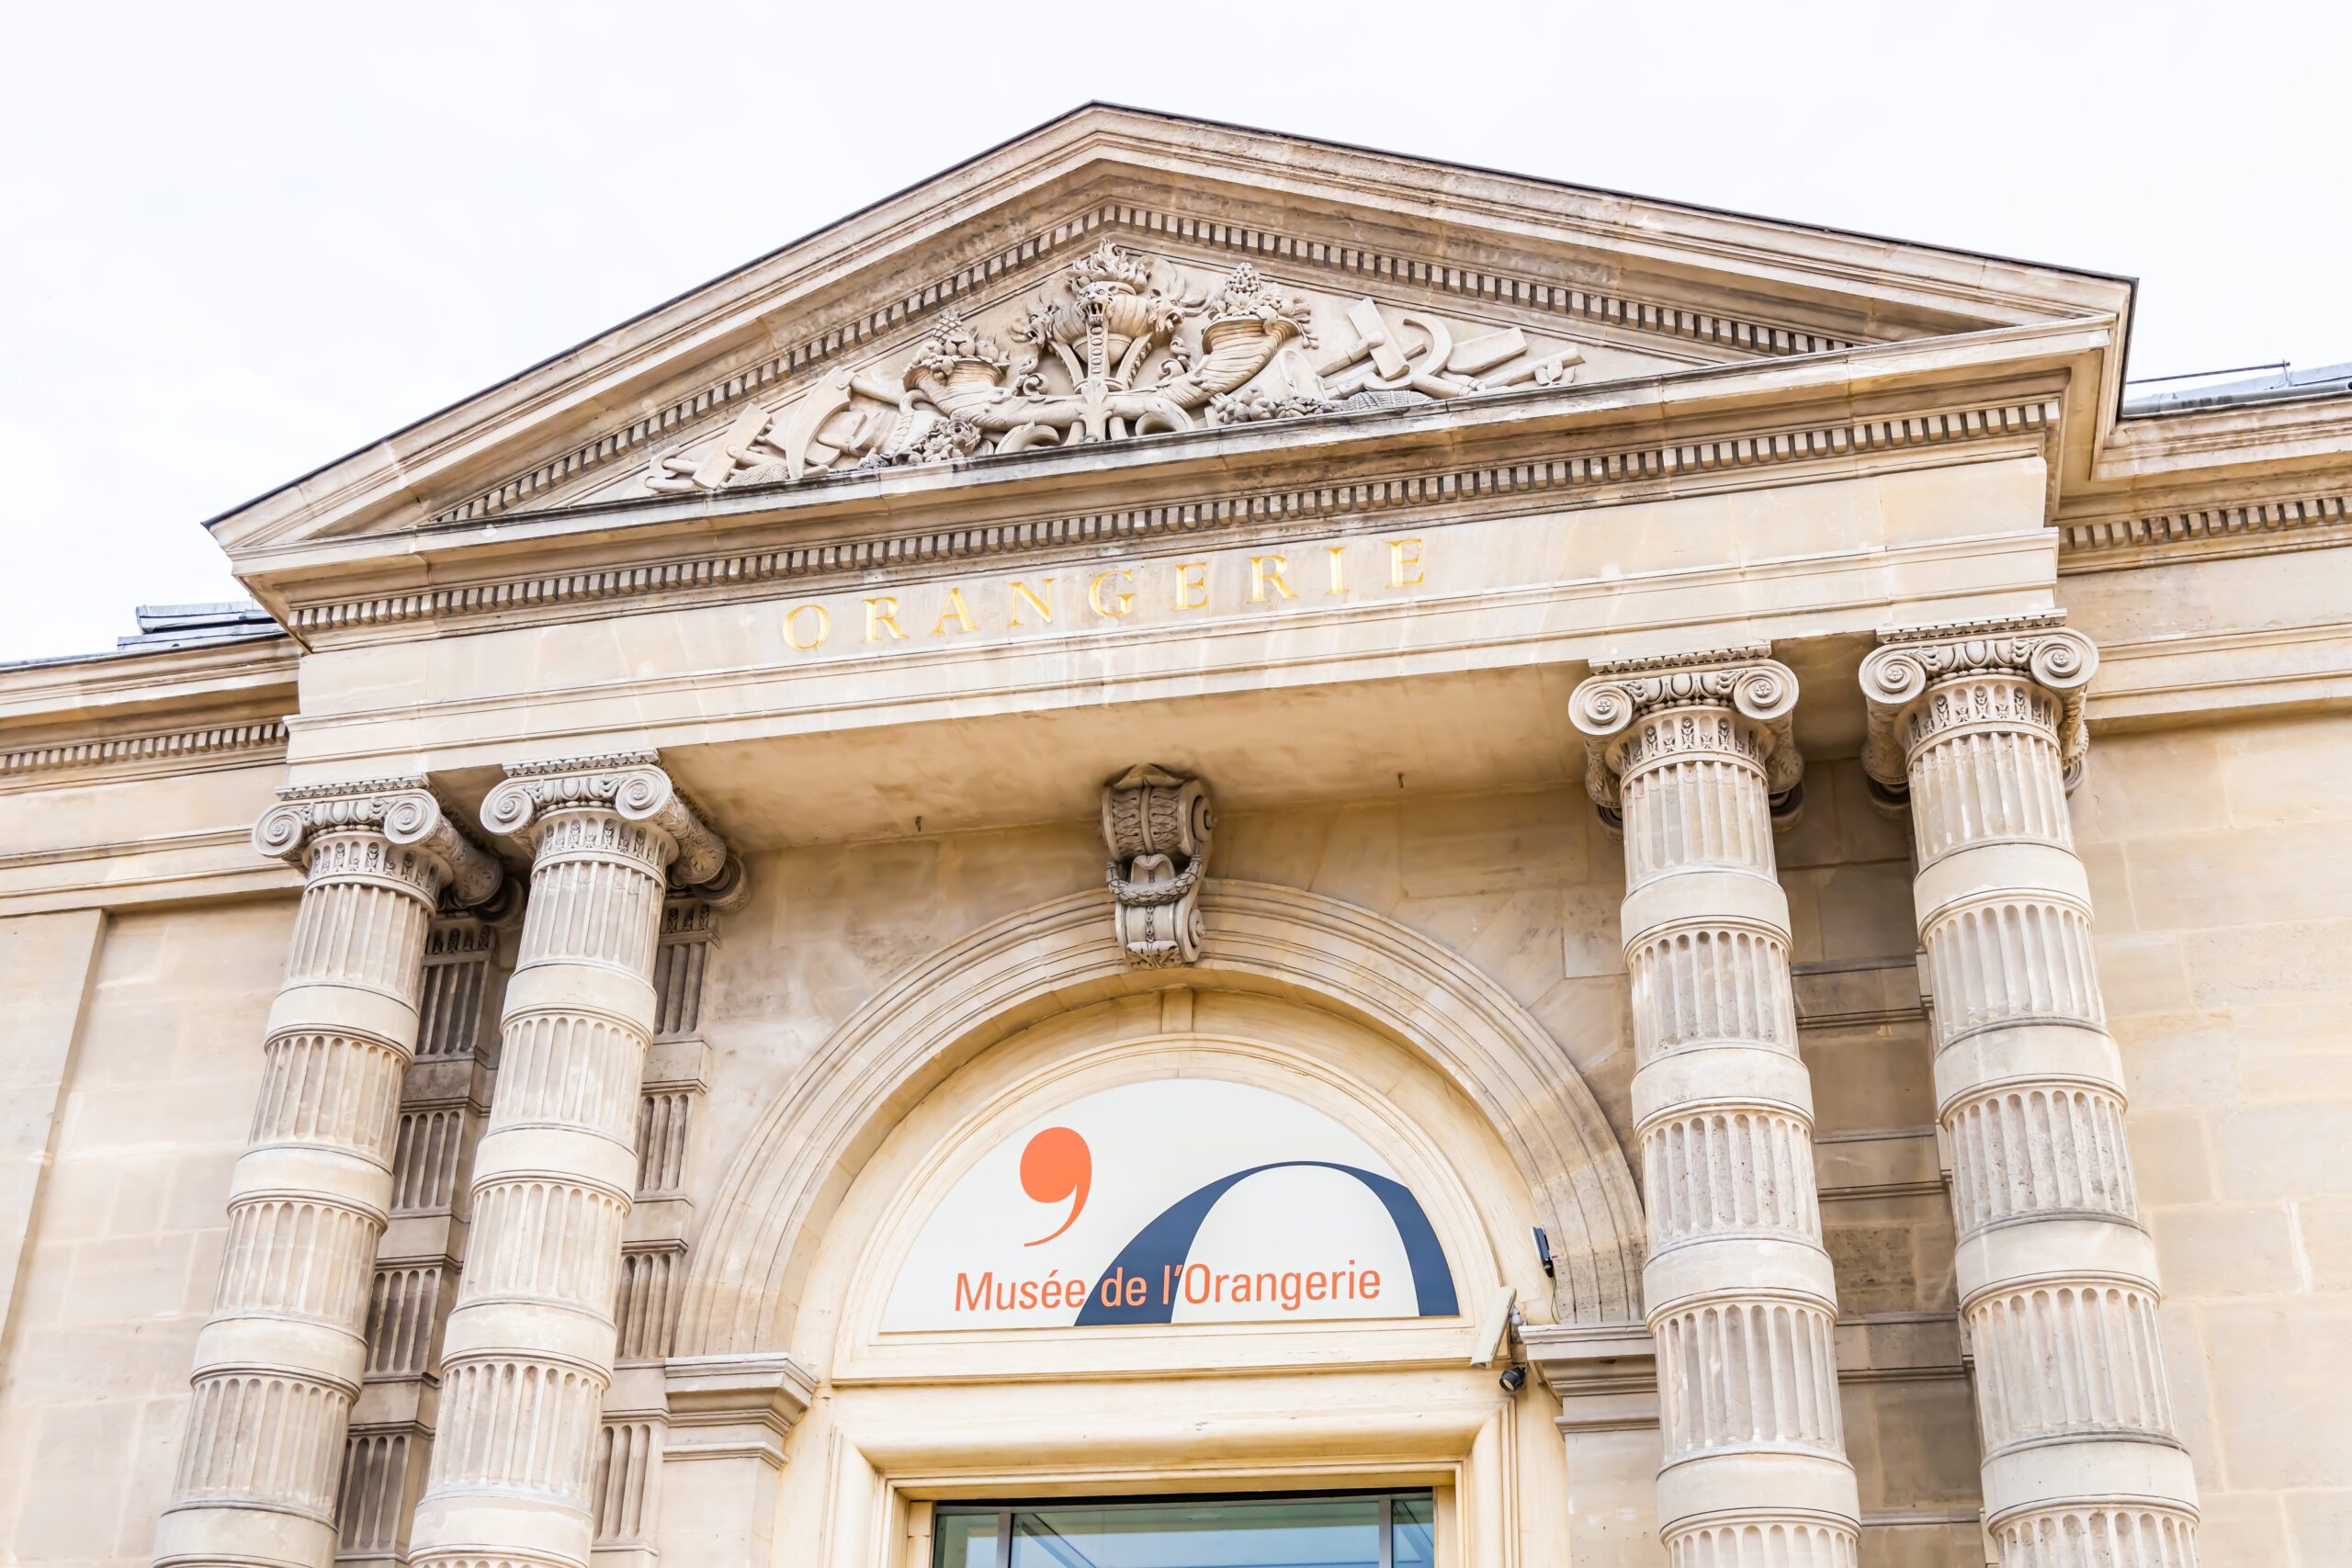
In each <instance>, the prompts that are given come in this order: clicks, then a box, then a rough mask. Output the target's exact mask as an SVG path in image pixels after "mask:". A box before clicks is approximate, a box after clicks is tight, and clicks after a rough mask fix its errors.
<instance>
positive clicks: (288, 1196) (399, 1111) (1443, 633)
mask: <svg viewBox="0 0 2352 1568" xmlns="http://www.w3.org/2000/svg"><path fill="white" fill-rule="evenodd" d="M2132 302H2133V300H2132V290H2131V285H2130V283H2129V282H2128V281H2127V280H2122V279H2117V278H2112V277H2108V276H2099V275H2095V274H2088V273H2082V272H2075V271H2070V270H2067V269H2064V268H2058V267H2049V266H2039V265H2029V264H2025V263H2018V262H2009V261H2001V260H1996V259H1994V258H1990V257H1984V256H1975V255H1969V254H1962V253H1958V252H1952V251H1946V250H1939V249H1936V248H1933V247H1928V246H1920V245H1908V244H1904V243H1894V242H1889V241H1884V240H1878V239H1869V238H1864V237H1860V236H1852V235H1845V234H1839V233H1835V232H1831V231H1823V230H1820V229H1817V228H1811V227H1804V226H1799V225H1794V224H1783V223H1778V222H1772V221H1767V220H1758V219H1750V218H1744V217H1738V216H1734V215H1728V214H1723V213H1716V212H1711V211H1704V210H1700V209H1689V208H1681V207H1677V206H1674V205H1672V204H1670V203H1665V202H1654V201H1648V200H1645V199H1641V198H1636V197H1625V196H1620V195H1614V194H1604V193H1599V192H1592V191H1586V190H1581V189H1577V188H1574V187H1569V186H1555V185H1548V184H1544V183H1543V182H1538V181H1533V180H1527V179H1521V178H1517V177H1514V176H1510V175H1496V174H1488V173H1482V172H1478V171H1473V170H1467V169H1459V168H1452V167H1447V166H1443V165H1437V164H1425V163H1419V162H1416V161H1413V160H1411V159H1408V158H1403V157H1397V156H1391V155H1387V154H1383V153H1375V152H1362V151H1356V150H1351V149H1343V148H1338V147H1333V146H1329V145H1325V144H1322V143H1317V142H1313V141H1298V140H1293V139H1288V138H1282V137H1275V136H1271V135H1266V134H1262V133H1259V132H1254V131H1248V130H1237V129H1232V128H1228V127H1223V126H1214V125H1208V124H1203V123H1195V122H1190V121H1183V120H1177V119H1170V118H1162V117H1158V116H1153V115H1147V114H1142V113H1138V112H1134V111H1129V110H1124V109H1116V108H1108V107H1087V108H1084V109H1081V110H1079V111H1077V112H1075V113H1073V114H1071V115H1069V116H1067V117H1065V118H1062V119H1060V120H1057V121H1056V122H1054V123H1052V124H1050V125H1047V126H1045V127H1043V128H1041V129H1039V130H1035V131H1033V132H1031V133H1030V134H1029V135H1027V136H1025V137H1023V138H1021V139H1019V140H1017V141H1013V142H1011V143H1008V144H1007V145H1005V146H1003V147H1001V148H999V149H997V150H995V151H993V152H988V153H986V154H983V155H982V156H980V157H979V158H978V159H976V160H974V161H973V162H970V163H967V164H962V165H960V166H958V167H956V168H955V169H952V170H950V171H948V172H947V173H945V174H943V175H939V176H938V177H936V178H935V179H933V180H932V181H931V182H929V183H927V184H925V185H923V186H919V187H917V188H915V189H913V190H911V191H909V192H907V193H905V194H902V195H900V196H898V197H892V198H890V199H889V200H888V201H885V202H883V203H881V204H880V205H878V206H876V207H874V208H871V209H867V210H865V211H864V212H861V213H859V214H858V215H856V216H855V217H854V218H850V219H847V220H843V221H842V222H841V223H839V224H837V225H835V226H834V227H832V228H831V229H828V230H826V231H822V232H820V233H819V234H817V235H814V236H812V237H810V238H809V239H806V240H803V241H799V242H797V243H794V244H792V245H790V246H788V247H786V249H784V250H781V251H778V252H775V253H774V254H771V255H768V256H765V257H763V258H761V259H760V260H758V261H756V262H753V263H752V264H751V265H749V266H746V267H745V268H743V269H742V270H741V271H739V272H737V273H734V274H731V275H729V276H727V277H724V278H721V279H719V280H718V281H717V282H714V283H712V284H709V285H707V286H706V287H705V288H701V289H699V290H696V291H695V292H693V293H691V294H688V295H686V296H684V297H683V298H681V299H678V300H676V301H674V302H673V303H671V304H669V305H665V306H662V307H660V308H659V309H657V310H653V311H651V312H650V313H649V314H647V315H644V316H640V317H639V318H637V319H636V320H633V321H628V322H627V323H624V324H623V325H621V326H619V327H616V328H615V329H614V330H613V331H611V332H609V333H605V334H604V335H603V336H601V337H599V338H596V339H595V340H594V341H593V342H590V343H588V344H583V345H582V346H581V347H579V348H577V349H574V350H572V351H571V352H569V353H568V354H565V355H561V356H560V357H558V358H557V359H554V360H552V361H549V362H548V363H547V364H545V365H542V366H540V367H537V368H535V369H532V370H529V371H526V372H525V373H524V374H523V375H521V376H519V377H517V378H515V379H513V380H511V381H508V382H505V383H503V384H502V385H500V386H498V387H495V388H492V389H490V390H488V391H486V392H483V393H481V395H480V396H478V397H476V398H474V399H472V400H469V401H467V402H465V403H463V404H460V405H459V406H458V407H456V408H454V409H451V410H449V411H447V412H443V413H439V414H435V415H433V416H431V417H430V418H428V419H426V420H424V421H423V422H422V423H417V424H414V425H412V426H410V427H409V428H407V429H405V430H402V431H400V432H398V433H396V434H392V435H390V436H388V437H386V438H385V439H384V440H383V441H381V442H379V443H378V444H377V445H375V446H371V447H369V448H368V449H366V450H364V451H361V452H357V453H355V454H353V455H351V456H349V457H344V458H342V459H339V460H337V461H335V462H334V463H331V464H329V465H328V466H327V467H325V468H322V469H320V470H318V471H317V472H315V473H312V474H311V475H308V476H305V477H304V478H302V479H299V480H297V481H295V482H293V483H291V484H289V485H288V486H287V487H286V488H284V489H282V490H279V491H275V492H273V493H271V494H269V495H266V496H263V497H261V498H260V499H258V500H256V501H254V502H250V503H248V504H247V505H245V506H243V507H241V508H239V509H237V510H236V511H234V512H232V513H227V514H225V515H223V516H221V517H219V518H216V519H214V520H213V521H212V522H211V523H210V524H209V525H208V526H209V528H210V530H211V533H212V536H213V537H214V539H215V540H216V541H217V542H218V543H219V544H220V547H221V548H222V549H223V550H224V551H226V552H227V554H228V556H229V557H230V558H231V560H232V563H233V564H234V568H235V570H236V572H237V574H238V576H239V578H240V579H241V580H242V581H243V583H244V584H245V586H246V587H247V589H248V590H249V591H250V592H251V593H252V594H253V596H254V600H255V601H256V602H257V606H240V605H219V606H180V607H168V608H165V609H161V610H153V611H148V612H142V616H141V622H142V627H143V628H144V629H143V630H142V632H141V635H140V636H138V637H126V638H124V639H123V643H122V646H121V647H120V648H119V649H118V650H117V651H115V652H112V653H108V654H102V655H95V656H90V657H83V658H62V659H56V660H42V661H39V662H35V663H31V664H26V665H18V666H13V667H6V668H0V976H5V981H6V997H7V999H8V1004H9V1005H8V1007H7V1010H6V1024H5V1026H4V1030H5V1039H6V1045H7V1049H6V1054H5V1056H0V1074H5V1075H6V1083H7V1087H8V1089H9V1091H10V1100H9V1105H10V1114H9V1115H8V1116H7V1117H6V1120H5V1125H0V1140H5V1143H6V1156H7V1157H6V1170H7V1171H8V1172H9V1173H10V1174H8V1176H7V1177H6V1179H5V1180H0V1223H4V1224H5V1226H6V1230H7V1232H8V1234H9V1235H12V1236H13V1237H14V1238H15V1240H14V1242H13V1244H12V1246H11V1247H9V1248H8V1249H7V1250H6V1254H5V1257H6V1262H5V1264H0V1335H4V1336H5V1337H0V1540H5V1542H6V1546H7V1549H8V1552H9V1557H10V1561H12V1562H25V1563H49V1564H61V1565H62V1564H72V1565H75V1568H95V1565H98V1564H108V1565H118V1564H119V1565H123V1568H131V1565H144V1564H151V1563H152V1564H155V1565H157V1568H204V1565H216V1564H217V1565H222V1568H323V1565H325V1564H328V1563H331V1562H346V1563H353V1564H391V1563H416V1564H419V1565H424V1564H433V1565H436V1568H504V1565H509V1564H511V1565H514V1568H650V1565H652V1564H653V1563H655V1562H657V1560H658V1561H660V1562H665V1563H667V1564H670V1565H672V1568H704V1565H708V1568H786V1565H789V1568H1048V1565H1053V1568H1090V1565H1091V1568H1228V1565H1229V1564H1240V1563H1244V1562H1250V1563H1259V1562H1267V1561H1272V1560H1276V1559H1275V1558H1274V1557H1271V1556H1269V1555H1268V1553H1269V1552H1271V1551H1273V1549H1272V1548H1262V1549H1251V1550H1258V1552H1259V1554H1258V1555H1255V1556H1252V1555H1250V1554H1249V1551H1247V1550H1245V1549H1244V1548H1243V1547H1242V1546H1238V1545H1236V1544H1235V1542H1236V1541H1238V1540H1239V1539H1240V1537H1239V1535H1237V1534H1235V1533H1234V1531H1235V1530H1237V1529H1239V1528H1240V1527H1238V1526H1234V1527H1232V1528H1230V1529H1228V1528H1227V1527H1223V1526H1220V1527H1218V1528H1217V1529H1209V1528H1206V1527H1205V1526H1202V1527H1201V1528H1197V1529H1191V1533H1190V1534H1189V1535H1183V1534H1182V1531H1181V1530H1180V1531H1179V1536H1169V1537H1160V1536H1152V1537H1149V1538H1148V1541H1149V1542H1159V1544H1156V1545H1155V1544H1149V1543H1148V1541H1147V1539H1146V1537H1145V1536H1142V1535H1131V1536H1129V1537H1122V1536H1119V1535H1117V1534H1116V1533H1115V1531H1114V1533H1112V1534H1110V1535H1104V1536H1099V1537H1098V1536H1087V1537H1085V1540H1086V1541H1088V1542H1093V1543H1095V1544H1094V1545H1092V1546H1087V1547H1084V1548H1083V1549H1081V1544H1080V1540H1079V1538H1078V1537H1076V1536H1073V1535H1069V1533H1068V1532H1067V1530H1065V1531H1064V1533H1062V1534H1060V1535H1057V1534H1055V1533H1054V1532H1053V1531H1052V1530H1051V1529H1048V1527H1047V1526H1046V1525H1045V1524H1041V1523H1038V1522H1037V1521H1039V1520H1043V1519H1047V1518H1049V1517H1050V1518H1060V1519H1063V1520H1064V1521H1065V1524H1066V1525H1067V1522H1068V1520H1069V1519H1071V1518H1077V1517H1087V1518H1095V1519H1102V1520H1113V1519H1117V1520H1126V1521H1128V1523H1127V1524H1125V1525H1120V1526H1119V1527H1118V1528H1119V1529H1143V1528H1144V1527H1143V1526H1142V1525H1139V1524H1136V1523H1134V1521H1136V1520H1145V1519H1149V1518H1159V1517H1163V1516H1165V1517H1170V1518H1174V1517H1179V1516H1182V1517H1190V1518H1192V1519H1193V1521H1194V1523H1195V1524H1196V1525H1197V1524H1199V1521H1202V1520H1207V1519H1210V1518H1213V1517H1214V1518H1216V1519H1227V1520H1230V1519H1238V1518H1243V1517H1248V1518H1260V1517H1263V1518H1274V1517H1278V1516H1279V1517H1290V1516H1289V1515H1287V1514H1283V1511H1282V1509H1281V1508H1273V1509H1272V1510H1271V1511H1269V1508H1268V1507H1267V1506H1262V1505H1252V1506H1257V1507H1258V1512H1257V1513H1255V1514H1252V1513H1250V1512H1249V1510H1248V1509H1247V1508H1242V1507H1241V1506H1240V1505H1239V1503H1238V1500H1240V1499H1267V1498H1273V1497H1284V1498H1294V1497H1295V1495H1300V1494H1318V1495H1323V1496H1324V1497H1325V1498H1326V1499H1328V1500H1330V1501H1331V1503H1332V1506H1333V1507H1335V1508H1336V1507H1337V1506H1339V1504H1340V1502H1342V1501H1345V1500H1348V1499H1370V1501H1363V1502H1361V1504H1360V1505H1359V1504H1350V1506H1361V1507H1362V1508H1363V1509H1364V1510H1366V1511H1365V1512H1364V1514H1363V1517H1364V1518H1366V1519H1367V1520H1375V1521H1376V1533H1377V1534H1378V1541H1379V1544H1378V1546H1377V1549H1376V1551H1375V1550H1374V1548H1373V1547H1371V1546H1368V1545H1367V1546H1363V1547H1361V1548H1360V1547H1358V1546H1354V1545H1349V1544H1347V1542H1350V1541H1355V1540H1359V1537H1357V1536H1351V1535H1348V1534H1347V1533H1346V1529H1342V1528H1341V1526H1340V1525H1338V1524H1333V1523H1328V1522H1327V1523H1326V1524H1323V1525H1308V1524H1298V1525H1295V1527H1293V1526H1285V1527H1283V1528H1284V1529H1294V1533H1295V1540H1296V1541H1298V1542H1310V1541H1311V1542H1314V1543H1317V1544H1314V1545H1312V1546H1311V1547H1310V1546H1309V1545H1304V1544H1302V1545H1298V1546H1296V1547H1295V1549H1294V1548H1292V1547H1285V1548H1283V1549H1282V1550H1283V1551H1289V1552H1291V1555H1285V1556H1279V1559H1278V1560H1279V1561H1281V1562H1285V1563H1289V1562H1299V1563H1305V1562H1322V1563H1329V1564H1334V1565H1349V1568H1410V1565H1411V1564H1413V1563H1425V1564H1431V1565H1434V1564H1443V1565H1446V1568H1554V1565H1563V1564H1565V1565H1571V1568H1632V1565H1643V1568H1655V1565H1661V1564H1670V1565H1672V1568H1861V1565H1869V1568H1962V1565H1965V1568H1985V1565H1999V1568H2192V1565H2194V1564H2197V1563H2199V1562H2202V1563H2205V1564H2208V1565H2218V1564H2248V1565H2256V1564H2260V1565H2271V1564H2286V1565H2290V1568H2339V1565H2342V1564H2346V1563H2352V1152H2347V1150H2352V790H2347V789H2346V784H2345V781H2346V778H2347V777H2352V720H2347V716H2346V711H2347V708H2348V707H2352V518H2347V516H2346V497H2347V496H2352V390H2347V389H2346V385H2345V383H2344V382H2343V380H2342V379H2340V378H2338V379H2335V380H2331V381H2328V382H2324V383H2319V384H2315V385H2313V386H2312V387H2310V388H2308V389H2289V392H2288V393H2280V392H2277V391H2275V390H2273V389H2264V390H2262V391H2260V392H2259V393H2255V392H2243V393H2242V392H2236V391H2233V390H2232V389H2226V388H2224V389H2219V391H2218V392H2217V393H2215V394H2214V395H2210V396H2204V397H2201V398H2170V399H2164V400H2150V401H2148V402H2134V401H2131V400H2127V398H2126V395H2125V386H2124V382H2123V367H2124V360H2125V349H2126V344H2127V341H2128V333H2129V329H2130V324H2131V308H2132ZM1151 1497H1180V1498H1184V1499H1188V1500H1190V1501H1189V1503H1188V1509H1189V1513H1188V1512H1187V1510H1185V1509H1179V1510H1174V1511H1173V1512H1171V1511H1170V1510H1166V1509H1161V1510H1158V1511H1157V1512H1155V1511H1153V1510H1149V1509H1145V1510H1140V1511H1137V1510H1132V1509H1131V1510H1128V1511H1126V1512H1124V1513H1123V1512H1121V1511H1120V1510H1119V1509H1116V1508H1107V1509H1106V1508H1103V1507H1101V1506H1097V1505H1098V1503H1099V1502H1100V1501H1101V1500H1107V1499H1128V1500H1133V1499H1137V1498H1151ZM1284 1506H1285V1507H1291V1511H1292V1513H1296V1512H1297V1511H1298V1510H1297V1509H1296V1508H1295V1506H1291V1505H1284ZM1302 1517H1304V1516H1302ZM1317 1517H1321V1516H1317ZM1329 1517H1330V1518H1332V1519H1337V1518H1339V1517H1340V1515H1339V1514H1338V1513H1332V1514H1330V1515H1329ZM976 1520H977V1521H978V1522H977V1523H976V1522H975V1521H976ZM1071 1528H1074V1527H1071ZM1089 1528H1093V1527H1089ZM1101 1528H1102V1529H1106V1530H1109V1529H1113V1527H1112V1526H1111V1525H1109V1524H1105V1525H1103V1526H1102V1527H1101ZM1155 1528H1157V1527H1155ZM1168 1528H1170V1529H1178V1527H1176V1526H1173V1525H1171V1526H1170V1527H1168ZM1186 1528H1190V1527H1186ZM1259 1528H1260V1527H1259V1526H1257V1525H1252V1526H1250V1529H1259ZM1266 1528H1267V1529H1272V1527H1271V1526H1269V1527H1266ZM1347 1528H1348V1529H1353V1528H1354V1527H1352V1526H1351V1527H1347ZM1364 1529H1365V1530H1367V1531H1371V1530H1374V1529H1375V1527H1374V1525H1370V1524H1368V1525H1366V1526H1365V1527H1364ZM1318 1530H1319V1531H1321V1533H1320V1534H1317V1531H1318ZM1244 1533H1246V1532H1244ZM1180 1537H1181V1540H1180ZM1265 1539H1267V1540H1272V1536H1268V1537H1266V1538H1265ZM1284 1539H1286V1540H1288V1539H1292V1538H1291V1537H1285V1538H1284ZM1360 1539H1361V1540H1363V1541H1370V1540H1373V1535H1372V1534H1363V1535H1362V1536H1361V1538H1360ZM1105 1540H1108V1541H1111V1542H1113V1543H1114V1546H1115V1543H1116V1542H1118V1541H1120V1540H1128V1541H1129V1546H1128V1547H1125V1548H1117V1549H1116V1550H1111V1549H1105V1548H1103V1547H1102V1546H1101V1544H1100V1543H1101V1542H1102V1541H1105ZM1170 1540H1179V1542H1180V1543H1179V1544H1178V1545H1176V1546H1170V1545H1168V1544H1167V1542H1168V1541H1170ZM1090 1551H1091V1552H1093V1553H1095V1554H1094V1555H1089V1552H1090ZM1103 1551H1109V1555H1107V1556H1106V1555H1103V1554H1102V1553H1103ZM1118 1551H1130V1555H1126V1556H1121V1555H1118Z"/></svg>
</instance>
